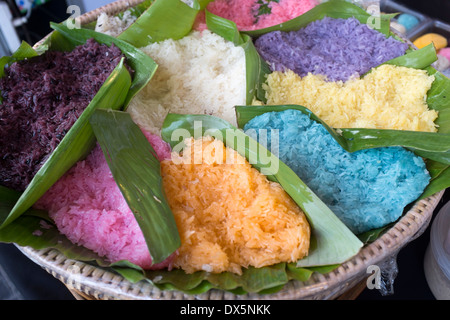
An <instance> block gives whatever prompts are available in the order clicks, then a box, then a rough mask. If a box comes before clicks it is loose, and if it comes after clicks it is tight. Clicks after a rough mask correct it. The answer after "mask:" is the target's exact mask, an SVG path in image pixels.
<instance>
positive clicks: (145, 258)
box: [35, 132, 174, 270]
mask: <svg viewBox="0 0 450 320" xmlns="http://www.w3.org/2000/svg"><path fill="white" fill-rule="evenodd" d="M144 134H145V135H146V137H147V139H148V140H149V142H150V143H151V144H152V146H153V148H154V149H155V151H156V153H157V155H158V158H159V160H163V159H168V158H169V159H170V153H171V150H170V147H169V146H168V145H167V144H165V143H164V142H163V141H162V140H161V138H159V137H157V136H154V135H151V134H148V133H146V132H144ZM35 207H36V208H37V209H42V210H46V211H48V213H49V215H50V217H51V218H52V219H53V220H54V222H55V224H56V226H57V228H58V230H59V231H60V232H61V233H62V234H64V235H66V236H67V238H68V239H69V240H70V241H71V242H72V243H74V244H77V245H80V246H84V247H86V248H88V249H90V250H92V251H94V252H96V253H97V254H99V255H100V256H102V257H105V258H107V259H108V260H109V261H110V262H111V263H114V262H117V261H120V260H128V261H130V262H132V263H134V264H136V265H139V266H141V267H142V268H144V269H152V270H155V269H163V268H168V267H169V268H171V265H172V262H173V259H174V255H173V256H171V257H170V258H168V259H167V260H166V261H164V262H162V263H160V264H157V265H152V259H151V256H150V253H149V250H148V247H147V244H146V242H145V239H144V236H143V234H142V231H141V229H140V227H139V225H138V223H137V221H136V219H135V217H134V215H133V213H132V212H131V210H130V209H129V207H128V205H127V203H126V200H125V199H124V197H123V195H122V193H121V192H120V189H119V188H118V186H117V184H116V182H115V180H114V178H113V176H112V174H111V171H110V169H109V167H108V164H107V162H106V160H105V157H104V155H103V152H102V150H101V148H100V146H98V145H97V147H96V148H95V149H94V150H93V151H92V153H91V154H90V155H89V156H88V157H87V158H86V159H85V160H83V161H80V162H78V163H77V164H76V165H75V166H74V167H73V168H72V169H71V170H69V171H68V172H67V173H66V174H65V175H64V176H63V177H62V178H61V179H60V180H59V181H57V182H56V184H54V185H53V186H52V188H51V189H50V190H49V191H48V192H47V193H46V194H45V195H44V196H43V197H42V198H41V199H40V200H39V201H38V202H37V203H36V205H35Z"/></svg>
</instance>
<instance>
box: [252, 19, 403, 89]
mask: <svg viewBox="0 0 450 320" xmlns="http://www.w3.org/2000/svg"><path fill="white" fill-rule="evenodd" d="M255 46H256V48H257V50H258V52H259V53H260V55H261V57H262V58H263V59H265V60H266V61H267V62H268V63H269V65H270V66H271V68H272V71H286V70H288V69H289V70H292V71H294V72H295V73H297V74H298V75H300V76H306V75H307V74H308V73H312V74H320V75H323V76H326V77H327V79H328V80H329V81H338V80H341V81H346V80H348V79H350V78H352V77H359V76H361V75H363V74H365V73H366V72H368V71H369V70H370V69H371V68H373V67H376V66H378V65H380V64H382V63H384V62H386V61H388V60H391V59H393V58H396V57H398V56H401V55H403V54H405V51H406V50H407V49H408V45H407V44H405V43H403V42H401V41H398V40H396V39H394V38H392V37H389V38H386V37H385V36H384V35H383V34H381V33H380V32H378V31H375V30H373V29H371V28H369V27H368V26H367V25H365V24H362V23H360V22H359V21H358V20H357V19H355V18H349V19H333V18H329V17H325V18H323V19H322V20H317V21H314V22H312V23H310V24H309V25H308V26H306V27H305V28H303V29H300V30H298V31H291V32H282V31H274V32H270V33H267V34H265V35H263V36H261V37H259V38H258V39H257V40H256V41H255Z"/></svg>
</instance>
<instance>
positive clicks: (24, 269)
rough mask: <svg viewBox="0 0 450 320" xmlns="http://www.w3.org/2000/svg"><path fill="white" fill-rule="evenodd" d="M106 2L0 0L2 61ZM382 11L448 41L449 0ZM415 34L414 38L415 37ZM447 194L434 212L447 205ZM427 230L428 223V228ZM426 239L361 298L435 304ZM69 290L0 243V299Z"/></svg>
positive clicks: (411, 2) (61, 296) (406, 1)
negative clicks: (383, 287)
mask: <svg viewBox="0 0 450 320" xmlns="http://www.w3.org/2000/svg"><path fill="white" fill-rule="evenodd" d="M111 2H113V1H109V0H78V1H68V0H67V1H66V0H0V57H1V56H4V55H10V54H11V52H13V51H15V48H17V47H18V46H19V45H20V42H21V41H26V42H28V43H29V44H34V43H36V42H38V41H39V40H40V39H42V38H43V37H45V36H46V35H47V34H48V33H50V32H51V29H50V27H49V22H51V21H52V22H62V21H64V20H66V19H67V18H69V17H70V16H71V15H72V12H68V10H67V9H68V7H69V6H70V5H77V6H78V7H79V8H80V10H81V12H80V13H81V14H83V13H85V12H88V11H91V10H93V9H96V8H98V7H101V6H103V5H106V4H108V3H111ZM381 8H382V10H383V9H386V10H389V11H391V12H396V11H397V10H401V11H406V12H411V13H413V14H418V15H424V16H426V17H428V18H429V19H430V22H429V24H428V25H426V26H425V27H423V28H422V30H419V31H420V32H422V33H424V32H432V31H433V32H440V33H442V34H443V35H445V36H446V37H447V39H450V27H449V25H450V0H428V1H423V0H399V1H381ZM416 36H417V35H416ZM449 200H450V197H449V190H447V192H446V193H445V196H444V198H443V199H442V200H441V202H440V203H439V205H438V207H437V209H436V213H437V212H438V211H439V209H441V208H442V207H443V206H444V205H445V204H446V203H447V202H448V201H449ZM430 226H431V224H430ZM429 239H430V228H428V229H427V230H425V231H424V234H423V235H422V236H421V237H419V238H418V239H417V240H414V241H413V242H412V243H410V244H409V245H407V246H406V247H405V248H404V249H403V250H401V252H400V253H399V255H398V257H397V263H398V275H397V277H396V278H395V282H394V287H393V292H392V294H391V295H389V296H382V295H381V294H380V292H378V291H377V290H368V289H365V290H364V291H362V293H361V294H359V295H358V297H357V299H359V300H396V299H397V300H402V299H408V300H410V299H413V300H414V299H417V300H434V296H433V294H432V292H431V291H430V289H429V287H428V285H427V281H426V279H425V276H424V270H423V259H424V254H425V250H426V248H427V246H428V243H429ZM73 299H74V297H73V296H72V295H71V293H70V292H69V291H68V290H67V288H66V287H65V286H64V285H63V284H62V283H61V282H59V280H57V279H55V278H54V277H53V276H51V275H50V274H48V273H47V272H46V271H45V270H43V269H42V268H40V267H39V266H38V265H36V264H34V263H33V262H32V261H30V260H29V259H28V258H27V257H25V256H24V255H23V254H22V253H21V252H20V251H19V250H18V249H17V248H16V247H15V246H14V245H8V244H1V243H0V300H73Z"/></svg>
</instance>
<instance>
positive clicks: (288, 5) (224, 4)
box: [194, 0, 319, 31]
mask: <svg viewBox="0 0 450 320" xmlns="http://www.w3.org/2000/svg"><path fill="white" fill-rule="evenodd" d="M263 2H264V3H268V6H269V8H270V9H271V13H270V14H262V15H259V17H257V14H256V13H257V12H258V10H259V8H260V4H258V1H257V0H216V1H214V2H211V3H209V4H208V6H207V7H206V9H207V10H208V11H209V12H211V13H213V14H215V15H218V16H220V17H222V18H225V19H228V20H231V21H233V22H235V23H236V25H237V27H238V29H239V30H242V31H250V30H258V29H263V28H268V27H272V26H274V25H277V24H281V23H283V22H286V21H288V20H291V19H293V18H296V17H298V16H300V15H302V14H304V13H305V12H307V11H309V10H311V9H312V8H314V7H315V6H317V5H318V4H319V1H318V0H280V1H279V2H278V3H277V2H275V1H272V2H268V1H267V0H266V1H263ZM194 29H195V30H198V31H202V30H205V29H206V22H205V14H204V13H200V14H199V15H198V17H197V20H196V22H195V25H194Z"/></svg>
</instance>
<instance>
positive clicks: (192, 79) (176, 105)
mask: <svg viewBox="0 0 450 320" xmlns="http://www.w3.org/2000/svg"><path fill="white" fill-rule="evenodd" d="M142 50H143V51H144V52H145V53H146V54H148V55H149V56H150V57H152V58H153V59H154V60H155V61H156V62H157V63H158V65H159V66H158V70H157V72H156V74H155V76H154V77H153V78H152V80H151V82H150V83H149V85H148V86H147V87H146V88H144V89H143V90H141V91H140V92H139V94H138V95H137V96H136V97H135V98H134V99H133V100H132V101H131V104H130V106H129V107H128V112H129V113H130V115H131V117H132V118H133V120H134V121H135V122H136V123H137V124H138V125H139V126H140V127H141V128H144V129H146V130H147V131H150V132H152V133H154V134H159V132H160V129H161V127H162V124H163V122H164V119H165V117H166V116H167V114H168V113H169V112H172V113H192V114H208V115H214V116H217V117H220V118H222V119H224V120H227V121H229V122H230V123H232V124H235V122H236V119H235V118H236V117H235V113H234V106H235V105H241V104H245V102H246V66H245V63H246V62H245V53H244V49H243V48H241V47H236V46H234V44H233V43H231V42H228V41H226V40H224V39H223V38H222V37H220V36H218V35H217V34H214V33H212V32H210V31H208V30H205V31H203V32H197V31H194V32H192V33H190V34H189V35H188V36H186V37H184V38H183V39H180V40H177V41H175V40H172V39H169V40H166V41H162V42H160V43H154V44H150V45H149V46H147V47H145V48H142Z"/></svg>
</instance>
